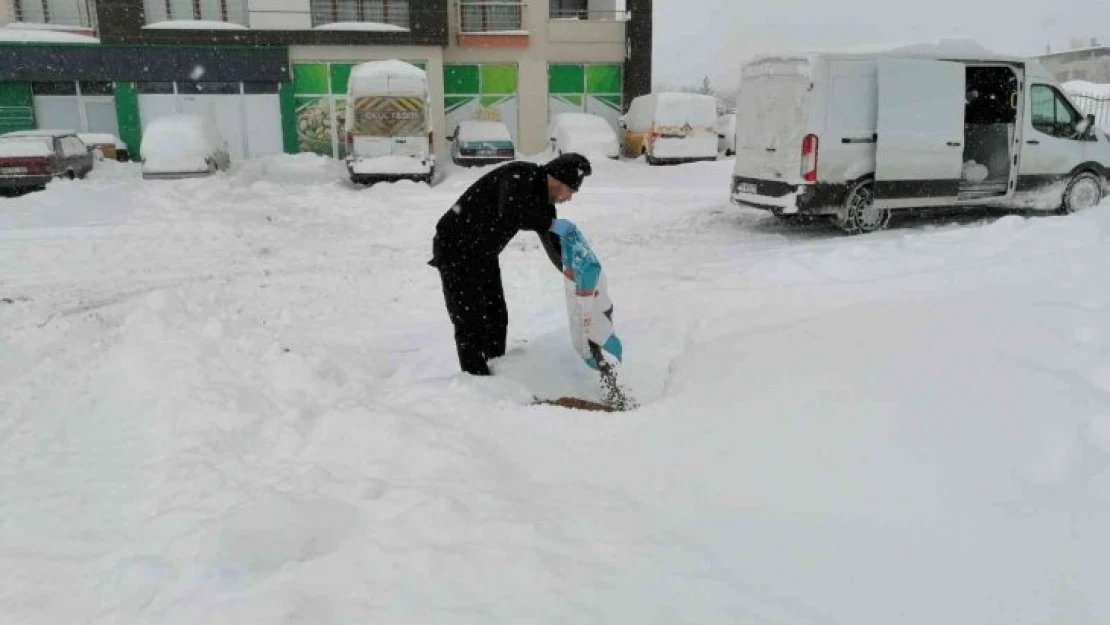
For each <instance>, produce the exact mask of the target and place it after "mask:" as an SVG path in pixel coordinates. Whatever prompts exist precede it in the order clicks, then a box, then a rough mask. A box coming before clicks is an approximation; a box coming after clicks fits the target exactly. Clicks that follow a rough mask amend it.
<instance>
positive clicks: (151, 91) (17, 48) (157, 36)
mask: <svg viewBox="0 0 1110 625" xmlns="http://www.w3.org/2000/svg"><path fill="white" fill-rule="evenodd" d="M626 1H627V6H618V4H617V2H618V0H0V22H3V21H4V20H5V19H7V20H8V22H9V23H7V24H6V25H5V26H4V27H3V28H0V31H3V35H0V68H4V71H3V72H2V73H0V131H6V130H15V129H24V128H35V127H38V128H46V127H55V128H57V127H62V128H74V129H77V130H80V131H88V132H112V133H114V134H118V135H119V136H120V137H121V138H122V139H123V140H124V141H125V142H126V143H127V144H128V145H129V147H130V146H138V144H139V141H140V140H141V134H142V128H143V127H145V125H146V124H147V123H149V121H150V120H152V119H154V118H156V117H158V116H161V115H164V114H167V113H172V112H195V111H201V112H205V113H207V114H210V115H212V116H213V117H214V118H215V119H216V122H217V124H218V125H219V127H220V130H221V131H222V132H223V134H224V136H225V138H227V139H228V141H229V145H230V148H231V151H232V153H233V155H234V156H238V157H240V158H242V157H245V156H259V155H264V154H271V153H278V152H298V151H311V152H317V153H320V154H326V155H330V156H335V157H343V156H344V154H343V149H344V148H343V141H342V137H341V130H340V129H341V128H342V126H343V115H344V109H345V97H346V87H347V77H348V75H349V74H350V71H351V68H352V67H353V66H354V65H355V64H357V63H360V62H364V61H371V60H384V59H401V60H405V61H408V62H410V63H413V64H414V65H417V66H419V67H422V68H423V69H425V70H426V71H427V72H428V78H429V83H430V90H431V96H432V102H433V107H441V108H440V109H439V110H438V111H433V120H434V124H433V126H434V133H435V141H436V147H437V152H439V153H440V154H441V155H442V154H445V153H446V142H445V137H446V136H447V135H448V134H449V133H450V132H452V131H453V129H454V127H455V125H456V124H458V122H460V121H462V120H465V119H483V120H497V121H502V122H504V123H505V124H506V125H507V126H508V127H509V129H510V131H511V132H512V133H513V135H514V137H515V139H516V142H517V146H518V149H519V150H520V151H521V152H523V153H535V152H539V151H541V150H543V149H544V148H545V147H546V143H547V137H546V135H547V132H546V129H547V124H548V121H549V119H550V118H551V116H552V115H555V114H557V113H559V112H563V111H585V112H591V113H596V114H599V115H602V116H604V117H606V118H607V119H609V120H610V121H611V122H612V123H613V124H614V125H615V123H616V120H617V118H618V117H619V115H620V114H621V112H622V111H623V110H624V109H625V108H627V105H628V103H629V102H630V101H631V99H632V98H634V97H635V96H637V95H641V94H643V93H648V92H650V90H651V78H650V77H651V51H652V47H651V36H652V33H651V12H652V6H651V0H626ZM622 4H623V3H622ZM131 151H132V153H133V154H134V153H137V152H138V150H137V149H134V147H132V150H131Z"/></svg>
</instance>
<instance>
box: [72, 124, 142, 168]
mask: <svg viewBox="0 0 1110 625" xmlns="http://www.w3.org/2000/svg"><path fill="white" fill-rule="evenodd" d="M77 138H78V139H80V140H81V141H83V142H84V143H85V145H87V146H89V150H91V151H92V152H93V153H94V154H96V151H97V150H99V151H100V158H102V159H104V158H106V159H108V160H111V161H120V162H121V163H122V162H126V161H127V160H128V158H129V157H130V154H129V152H128V150H127V144H126V143H124V142H123V141H122V140H120V138H119V137H117V136H116V135H113V134H110V133H106V132H79V133H77Z"/></svg>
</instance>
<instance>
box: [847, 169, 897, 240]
mask: <svg viewBox="0 0 1110 625" xmlns="http://www.w3.org/2000/svg"><path fill="white" fill-rule="evenodd" d="M833 221H834V223H836V225H837V227H839V228H840V229H841V230H843V231H844V232H847V233H848V234H867V233H868V232H875V231H877V230H882V229H883V228H886V227H887V225H888V224H889V223H890V211H888V210H884V209H879V208H875V183H873V182H871V181H870V180H868V181H865V182H860V183H858V184H857V185H856V186H854V187H852V190H851V191H849V192H848V199H847V200H845V201H844V208H842V209H841V210H840V212H839V213H837V215H836V216H835V217H833Z"/></svg>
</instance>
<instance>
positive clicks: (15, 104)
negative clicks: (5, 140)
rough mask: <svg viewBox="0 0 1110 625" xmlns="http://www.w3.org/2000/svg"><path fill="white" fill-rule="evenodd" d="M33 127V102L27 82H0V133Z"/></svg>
mask: <svg viewBox="0 0 1110 625" xmlns="http://www.w3.org/2000/svg"><path fill="white" fill-rule="evenodd" d="M34 127H35V100H34V95H33V94H32V93H31V83H29V82H0V133H3V132H11V131H13V130H30V129H32V128H34Z"/></svg>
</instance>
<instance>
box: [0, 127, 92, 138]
mask: <svg viewBox="0 0 1110 625" xmlns="http://www.w3.org/2000/svg"><path fill="white" fill-rule="evenodd" d="M75 134H77V132H76V131H73V130H48V129H42V130H16V131H13V132H8V133H5V134H3V135H0V136H4V137H64V136H66V135H75Z"/></svg>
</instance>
